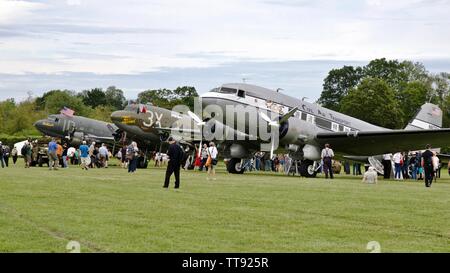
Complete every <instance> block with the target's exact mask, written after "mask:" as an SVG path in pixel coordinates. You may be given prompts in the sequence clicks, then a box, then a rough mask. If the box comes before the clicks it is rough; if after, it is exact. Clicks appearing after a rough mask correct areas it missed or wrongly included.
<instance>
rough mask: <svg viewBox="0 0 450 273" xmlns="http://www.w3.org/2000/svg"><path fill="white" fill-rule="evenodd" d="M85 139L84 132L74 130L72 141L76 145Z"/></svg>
mask: <svg viewBox="0 0 450 273" xmlns="http://www.w3.org/2000/svg"><path fill="white" fill-rule="evenodd" d="M83 140H84V134H83V133H82V132H74V133H73V135H72V137H71V139H70V142H71V143H73V144H75V145H78V144H81V142H82V141H83Z"/></svg>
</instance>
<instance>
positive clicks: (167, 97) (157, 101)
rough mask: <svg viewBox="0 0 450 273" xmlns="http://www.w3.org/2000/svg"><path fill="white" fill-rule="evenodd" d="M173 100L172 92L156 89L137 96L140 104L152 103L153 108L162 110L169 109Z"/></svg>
mask: <svg viewBox="0 0 450 273" xmlns="http://www.w3.org/2000/svg"><path fill="white" fill-rule="evenodd" d="M172 99H173V94H172V90H169V89H165V88H164V89H156V90H147V91H144V92H141V93H139V94H138V100H139V102H140V103H152V104H153V105H155V106H158V107H163V108H168V109H170V108H171V100H172Z"/></svg>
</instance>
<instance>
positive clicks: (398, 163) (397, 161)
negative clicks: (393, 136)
mask: <svg viewBox="0 0 450 273" xmlns="http://www.w3.org/2000/svg"><path fill="white" fill-rule="evenodd" d="M393 160H394V165H395V175H394V178H395V180H401V179H402V176H401V175H402V161H403V155H402V153H400V152H397V153H395V154H394V157H393Z"/></svg>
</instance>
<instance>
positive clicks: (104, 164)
mask: <svg viewBox="0 0 450 273" xmlns="http://www.w3.org/2000/svg"><path fill="white" fill-rule="evenodd" d="M169 144H170V146H169V149H168V152H167V153H162V152H153V154H152V156H151V159H153V160H154V161H155V167H167V172H166V179H165V183H164V185H165V186H166V185H168V179H170V176H171V175H172V174H175V178H176V179H175V180H176V182H175V186H176V187H177V188H178V187H179V184H180V181H179V170H180V168H181V166H183V168H184V169H185V170H192V169H197V170H199V171H206V172H207V179H208V180H215V179H216V178H215V169H216V165H217V162H218V155H219V152H218V150H217V147H216V146H215V144H214V142H210V143H209V144H206V143H205V144H203V145H201V147H198V146H195V151H191V150H190V148H189V147H186V149H185V150H183V148H182V146H181V145H179V144H177V142H176V141H175V140H173V139H172V138H170V139H169ZM39 152H40V151H39V147H38V142H37V140H35V141H31V140H27V141H25V143H24V144H23V146H22V148H21V154H22V156H23V158H24V163H25V164H24V165H25V168H29V167H30V166H31V165H32V163H33V162H34V164H36V162H37V160H38V154H39ZM47 155H48V167H49V169H50V170H57V169H59V168H69V166H70V165H74V166H80V167H81V168H82V169H83V170H89V169H91V168H108V162H109V161H110V159H111V158H112V157H113V154H112V152H111V151H110V150H109V149H108V147H107V145H106V144H104V143H103V144H101V145H98V144H97V143H95V142H91V143H89V145H88V144H87V142H86V141H83V142H82V144H81V145H80V146H79V147H73V146H69V145H68V144H67V143H61V142H59V141H56V139H55V138H52V139H51V141H50V142H49V143H48V148H47ZM18 156H19V152H18V149H17V147H16V146H14V147H13V149H12V150H11V149H10V147H9V146H7V145H3V144H2V142H1V141H0V164H1V166H2V168H5V167H8V166H9V161H10V158H12V162H13V164H14V165H16V163H17V160H18ZM115 156H116V158H117V159H118V160H119V161H120V165H121V167H122V168H126V169H128V172H129V173H135V172H136V170H137V167H138V166H137V165H138V158H139V157H145V155H144V154H143V152H142V151H140V150H139V148H138V145H137V143H136V142H134V141H133V142H131V143H130V144H129V145H123V147H122V148H121V149H119V151H118V152H117V154H116V155H115ZM321 159H322V160H321V163H320V165H319V166H318V168H317V169H316V171H317V172H324V174H325V178H330V179H333V177H334V176H333V173H334V170H333V166H332V165H333V163H334V162H335V161H334V151H333V150H332V149H331V147H330V145H329V144H326V145H325V147H324V148H323V150H322V152H321ZM225 163H226V162H225ZM382 164H383V169H384V178H385V179H390V178H391V177H393V178H394V179H395V180H405V179H412V180H424V181H425V185H426V186H427V187H430V186H431V184H432V182H433V179H434V180H436V178H439V177H440V175H441V163H440V161H439V157H438V156H437V154H436V152H435V151H432V150H431V146H430V145H427V147H426V150H425V151H424V152H420V151H418V152H397V153H395V154H385V155H383V160H382ZM343 165H344V172H345V173H346V174H350V164H349V162H348V161H344V162H343ZM295 166H296V164H294V160H293V159H292V158H291V157H290V156H289V155H288V154H275V155H273V157H272V158H269V157H268V156H267V154H266V153H265V152H256V153H255V154H254V156H253V157H252V158H249V159H245V160H244V161H243V165H242V166H241V167H242V168H243V169H245V171H272V172H279V173H286V174H289V173H290V172H295V171H296V170H295ZM392 166H393V167H392ZM365 167H366V171H365V172H364V174H363V173H362V172H361V163H357V162H355V163H354V164H353V175H363V182H366V183H377V182H378V173H377V171H376V170H375V168H374V167H372V166H370V165H369V164H366V165H365ZM293 168H294V170H292V169H293ZM449 170H450V162H449ZM449 174H450V171H449Z"/></svg>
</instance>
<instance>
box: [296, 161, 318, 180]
mask: <svg viewBox="0 0 450 273" xmlns="http://www.w3.org/2000/svg"><path fill="white" fill-rule="evenodd" d="M300 175H301V176H304V177H316V175H317V171H316V164H314V161H311V160H303V161H302V162H301V163H300Z"/></svg>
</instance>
